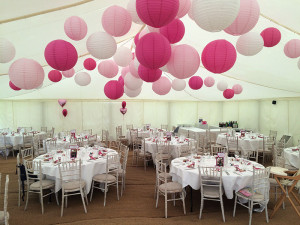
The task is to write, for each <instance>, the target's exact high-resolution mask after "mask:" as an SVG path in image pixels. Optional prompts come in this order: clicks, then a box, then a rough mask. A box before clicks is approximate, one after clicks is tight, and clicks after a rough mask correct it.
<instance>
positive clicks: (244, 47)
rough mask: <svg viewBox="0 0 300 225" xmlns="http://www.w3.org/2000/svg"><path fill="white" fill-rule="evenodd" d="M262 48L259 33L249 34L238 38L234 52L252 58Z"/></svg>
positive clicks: (262, 40)
mask: <svg viewBox="0 0 300 225" xmlns="http://www.w3.org/2000/svg"><path fill="white" fill-rule="evenodd" d="M263 47H264V39H263V38H262V36H261V35H260V34H259V33H256V32H249V33H246V34H243V35H242V36H240V37H239V38H238V40H237V42H236V50H237V51H238V52H239V53H240V54H242V55H245V56H253V55H256V54H257V53H259V52H260V51H261V50H262V49H263Z"/></svg>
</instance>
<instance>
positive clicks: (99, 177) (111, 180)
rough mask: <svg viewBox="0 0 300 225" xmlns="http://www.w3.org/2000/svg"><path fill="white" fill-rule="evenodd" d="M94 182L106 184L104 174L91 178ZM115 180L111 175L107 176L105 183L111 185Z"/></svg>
mask: <svg viewBox="0 0 300 225" xmlns="http://www.w3.org/2000/svg"><path fill="white" fill-rule="evenodd" d="M93 180H94V181H97V182H100V183H105V182H106V174H97V175H95V176H94V177H93ZM116 181H117V178H116V177H115V176H113V175H111V174H107V182H108V183H113V182H116Z"/></svg>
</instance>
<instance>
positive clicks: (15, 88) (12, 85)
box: [8, 81, 21, 91]
mask: <svg viewBox="0 0 300 225" xmlns="http://www.w3.org/2000/svg"><path fill="white" fill-rule="evenodd" d="M8 84H9V86H10V88H11V89H13V90H14V91H20V90H21V88H18V87H17V86H16V85H14V84H13V83H12V82H11V81H9V83H8Z"/></svg>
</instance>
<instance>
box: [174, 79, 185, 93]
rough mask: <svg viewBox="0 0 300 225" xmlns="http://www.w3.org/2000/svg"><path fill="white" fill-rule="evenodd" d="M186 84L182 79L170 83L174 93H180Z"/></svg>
mask: <svg viewBox="0 0 300 225" xmlns="http://www.w3.org/2000/svg"><path fill="white" fill-rule="evenodd" d="M185 86H186V83H185V80H182V79H174V80H173V81H172V88H173V90H175V91H182V90H184V89H185Z"/></svg>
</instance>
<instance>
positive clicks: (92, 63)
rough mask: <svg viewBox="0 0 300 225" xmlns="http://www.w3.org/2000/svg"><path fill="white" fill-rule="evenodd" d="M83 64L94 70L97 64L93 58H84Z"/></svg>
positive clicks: (86, 67)
mask: <svg viewBox="0 0 300 225" xmlns="http://www.w3.org/2000/svg"><path fill="white" fill-rule="evenodd" d="M83 66H84V68H85V69H87V70H94V69H95V68H96V66H97V64H96V61H95V60H94V59H92V58H87V59H86V60H84V62H83Z"/></svg>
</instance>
